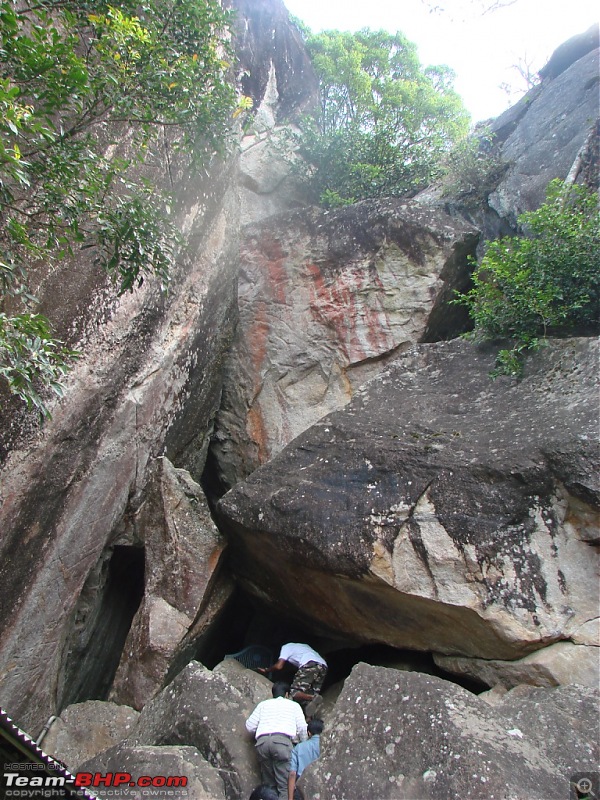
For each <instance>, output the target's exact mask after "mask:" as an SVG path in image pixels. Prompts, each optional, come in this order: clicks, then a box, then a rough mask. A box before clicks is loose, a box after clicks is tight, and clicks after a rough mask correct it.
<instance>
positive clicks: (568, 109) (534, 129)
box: [489, 25, 600, 225]
mask: <svg viewBox="0 0 600 800" xmlns="http://www.w3.org/2000/svg"><path fill="white" fill-rule="evenodd" d="M579 38H581V39H584V40H585V42H587V44H585V46H582V47H580V48H579V49H577V48H571V51H572V52H571V56H570V57H569V58H563V56H562V55H561V48H558V50H557V51H556V53H555V54H554V56H553V57H552V58H551V59H550V61H549V62H548V65H547V66H548V70H547V73H544V70H541V72H540V74H541V75H545V80H544V81H543V82H542V83H541V84H540V85H539V86H535V87H534V88H533V89H532V90H531V91H530V92H529V93H528V94H526V95H525V97H523V98H522V99H521V100H520V101H519V102H518V103H517V104H516V105H515V106H513V107H512V108H511V109H509V110H508V111H506V112H505V113H504V114H502V115H501V116H500V117H498V118H497V119H496V120H494V121H493V123H492V125H491V131H492V133H494V134H496V136H497V137H498V139H499V141H500V142H501V146H500V158H501V159H502V160H503V161H505V162H506V163H508V165H509V169H508V172H507V173H506V175H505V176H504V178H503V179H502V181H501V182H500V184H499V186H498V187H497V189H496V190H495V191H494V192H492V194H491V195H490V197H489V204H490V207H491V208H493V209H494V210H495V211H497V212H498V214H499V215H500V216H501V217H504V218H506V219H508V220H509V221H510V222H511V223H512V224H513V225H514V224H516V218H517V216H518V215H519V214H521V213H522V212H523V211H531V210H533V209H535V208H537V207H538V206H539V205H541V204H542V203H543V202H544V200H545V197H546V186H547V185H548V183H549V182H550V181H551V180H553V179H554V178H562V179H563V180H564V179H565V178H566V177H567V176H568V175H569V172H570V171H571V167H572V165H573V163H574V162H575V161H576V159H577V156H578V153H579V151H580V150H581V148H582V147H584V145H585V143H586V141H587V139H588V137H589V135H590V133H592V132H593V131H594V127H595V123H596V120H597V119H598V114H599V100H598V81H599V77H598V75H599V72H598V60H599V54H600V51H599V50H598V26H597V25H596V26H595V27H594V28H592V29H590V30H589V31H588V32H587V33H586V34H584V35H583V37H579ZM565 45H568V43H565ZM563 47H564V46H563ZM567 50H569V48H568V47H567V48H566V50H565V51H564V52H565V53H566V51H567ZM582 53H583V54H582ZM577 56H581V57H577ZM571 59H574V60H572V61H571ZM553 62H555V63H556V66H555V67H554V66H553ZM559 62H561V63H560V68H559V66H558V65H559ZM569 62H570V63H569ZM596 135H597V134H596Z"/></svg>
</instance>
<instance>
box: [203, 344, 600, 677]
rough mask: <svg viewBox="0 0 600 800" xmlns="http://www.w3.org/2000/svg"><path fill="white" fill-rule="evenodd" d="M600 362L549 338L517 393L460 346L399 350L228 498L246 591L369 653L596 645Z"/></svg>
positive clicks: (584, 349) (483, 352)
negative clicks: (593, 526) (593, 530)
mask: <svg viewBox="0 0 600 800" xmlns="http://www.w3.org/2000/svg"><path fill="white" fill-rule="evenodd" d="M597 353H598V350H597V342H596V341H595V340H593V339H573V340H564V341H553V342H552V343H549V344H548V346H547V347H545V348H543V349H542V350H540V351H539V353H537V354H536V355H535V356H532V357H531V358H530V359H529V360H528V362H527V370H526V374H525V376H524V378H523V380H522V381H520V382H517V381H514V380H513V379H498V380H496V381H495V382H493V381H491V380H490V378H489V370H490V369H491V368H492V366H493V362H494V352H493V350H487V349H484V348H478V347H475V346H473V345H471V344H469V343H467V342H464V341H460V340H457V341H453V342H447V343H438V344H430V345H419V346H416V347H414V348H413V349H411V350H410V351H409V352H408V353H406V354H403V355H401V356H399V357H398V358H397V359H396V360H395V361H394V363H393V364H390V365H389V366H388V368H387V370H386V371H385V372H384V373H383V374H382V375H380V376H378V377H377V378H375V379H373V380H372V381H371V382H369V383H368V384H366V385H365V386H364V387H363V388H362V389H360V390H359V392H358V393H357V395H356V397H355V398H354V400H353V401H352V402H351V403H350V404H349V405H348V406H347V407H346V408H345V409H344V410H343V411H339V412H337V413H333V414H330V415H329V416H327V417H326V418H325V419H323V420H321V421H320V422H319V423H318V424H316V425H315V426H313V427H312V428H311V429H310V430H309V431H308V432H307V433H305V434H304V435H302V436H300V437H298V438H297V439H295V440H294V441H293V442H292V443H291V444H290V445H289V446H288V447H287V448H286V449H285V450H284V451H283V452H282V453H280V454H279V455H278V456H277V457H275V458H274V459H272V461H271V462H269V463H268V464H267V465H265V466H264V467H261V468H260V469H259V470H257V471H256V472H254V473H253V475H252V476H251V477H250V478H249V479H248V480H247V481H245V482H244V483H241V484H238V486H236V487H235V488H234V489H233V490H231V491H230V492H229V493H228V494H227V495H225V497H224V498H222V500H221V501H220V503H219V506H218V510H219V514H220V518H221V522H222V525H223V526H224V528H226V529H227V530H228V531H229V534H230V537H231V541H232V547H233V550H234V554H233V559H234V561H233V564H234V569H235V570H236V572H237V575H238V576H239V579H240V581H242V582H243V584H244V585H245V586H246V587H247V588H248V590H249V591H251V592H255V593H256V594H257V595H258V596H260V597H263V598H264V597H265V595H266V596H268V597H269V598H270V600H271V602H272V603H273V604H274V606H277V607H279V608H283V609H285V610H286V611H287V612H288V613H289V614H290V615H292V616H293V617H295V618H297V619H300V620H303V621H304V622H305V623H309V622H310V624H312V625H313V630H319V629H321V630H322V631H324V632H325V631H328V632H337V633H343V634H346V635H348V636H352V637H354V640H355V641H357V642H361V641H362V642H380V643H387V644H390V645H393V646H395V647H400V648H413V649H418V650H431V651H434V652H438V653H443V654H447V655H462V656H470V657H479V658H484V659H500V660H514V659H517V658H522V657H523V656H525V655H527V654H528V653H530V652H532V651H533V650H539V649H540V648H542V647H544V646H546V645H549V644H552V643H555V642H558V641H560V640H567V639H572V640H573V641H577V642H578V643H579V644H585V645H594V644H597V642H596V641H595V636H596V630H594V628H595V627H596V626H594V625H593V624H592V623H591V620H594V619H596V618H597V617H598V588H597V587H598V583H597V577H596V569H597V566H596V562H595V556H596V554H595V550H594V549H593V548H592V547H591V546H590V544H589V543H588V542H587V540H586V539H587V533H586V531H587V529H588V527H589V521H590V518H591V516H592V514H594V513H597V510H598V508H599V506H600V492H599V487H598V446H597V391H598V389H597V382H598V374H597ZM582 510H583V513H582ZM521 668H523V664H522V663H521Z"/></svg>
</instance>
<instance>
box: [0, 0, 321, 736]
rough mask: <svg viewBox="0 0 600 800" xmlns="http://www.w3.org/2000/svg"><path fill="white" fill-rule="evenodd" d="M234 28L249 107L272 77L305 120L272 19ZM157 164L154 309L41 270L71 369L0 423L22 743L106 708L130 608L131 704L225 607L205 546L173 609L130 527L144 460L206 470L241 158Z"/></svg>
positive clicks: (2, 570) (3, 572)
mask: <svg viewBox="0 0 600 800" xmlns="http://www.w3.org/2000/svg"><path fill="white" fill-rule="evenodd" d="M246 11H247V15H246ZM238 20H239V22H240V24H241V25H242V28H244V31H245V33H246V34H247V36H246V38H244V40H243V44H242V42H241V40H239V39H238V45H239V52H240V54H241V55H240V69H241V70H242V71H243V70H246V69H248V70H249V71H250V75H249V76H247V77H249V78H250V79H251V82H253V84H252V86H251V87H250V86H248V87H245V89H246V93H247V94H251V95H252V96H253V98H254V100H255V103H256V105H257V106H260V105H261V103H262V100H263V96H264V94H265V92H266V87H267V84H268V76H269V74H270V73H271V71H272V68H273V65H274V67H275V77H276V86H277V96H278V102H279V105H280V106H281V107H282V108H285V113H287V112H289V111H290V110H291V109H293V108H300V107H302V106H303V103H304V102H305V97H306V89H307V86H308V77H307V75H304V79H303V85H302V87H301V88H300V89H299V90H298V91H296V90H297V89H298V86H299V85H300V84H298V83H294V81H295V78H294V74H295V72H296V70H297V68H298V63H299V62H298V59H300V58H304V60H305V61H306V54H305V53H304V51H303V49H302V48H301V47H299V44H298V42H299V38H298V32H297V31H295V33H294V31H293V30H291V29H289V24H288V22H287V20H288V16H287V12H286V11H285V9H284V7H283V5H282V4H281V3H278V2H277V0H272V2H268V3H267V2H258V0H256V2H253V3H250V2H248V3H246V2H242V0H240V4H239V8H238ZM244 20H246V24H247V27H244ZM265 25H266V29H263V28H264V26H265ZM274 25H275V28H274ZM281 26H284V29H281ZM286 26H287V28H286ZM275 29H276V30H277V36H276V37H275V40H276V45H277V46H276V49H277V51H278V52H279V53H280V55H281V56H282V58H281V60H280V61H278V60H277V58H276V56H275V54H274V52H273V47H271V48H269V49H266V48H265V47H263V46H262V45H260V46H259V47H256V46H255V45H256V44H257V43H259V44H260V43H261V42H262V43H264V42H267V41H272V39H273V37H272V34H273V31H274V30H275ZM294 30H295V29H294ZM286 31H287V32H286ZM240 35H241V33H240V32H238V37H239V36H240ZM284 40H285V41H287V42H288V50H287V51H286V53H287V55H284V54H283V52H282V50H281V43H282V42H283V41H284ZM296 40H297V41H296ZM252 43H254V45H252ZM263 57H264V59H265V60H266V63H265V64H263V63H262V61H261V59H262V58H263ZM294 87H296V88H294ZM267 105H268V103H267ZM282 114H283V112H282ZM277 118H278V119H279V112H277ZM124 140H125V141H126V140H127V136H126V132H124ZM159 155H160V154H157V155H156V158H155V159H154V161H153V169H155V171H156V174H155V175H154V176H153V177H154V179H155V182H156V183H157V184H158V185H159V186H163V185H165V186H167V187H168V188H169V190H171V191H172V192H173V194H174V196H175V198H176V201H177V202H176V204H175V205H176V207H177V209H178V216H177V220H176V224H177V225H178V227H179V228H180V230H181V232H182V235H183V238H184V242H185V246H184V248H183V254H182V257H181V260H180V263H179V265H178V267H177V269H176V270H175V273H174V274H173V276H172V283H171V287H170V293H169V295H168V296H164V295H161V293H160V291H159V290H158V288H157V287H156V285H153V282H152V281H146V282H145V283H144V285H143V286H142V287H141V289H138V290H137V291H136V292H135V293H133V294H131V295H127V296H125V297H123V298H121V299H116V298H115V290H114V287H112V286H111V284H110V282H109V280H108V278H106V276H105V275H103V274H100V275H99V274H98V273H97V271H96V270H95V268H94V265H93V263H92V258H91V257H90V258H89V260H88V261H85V260H84V258H83V257H82V258H80V259H79V260H77V261H74V262H73V263H69V264H66V265H65V266H64V268H63V269H62V270H56V271H54V272H53V273H52V274H40V276H38V284H39V287H38V294H39V296H40V298H41V300H42V310H43V311H45V312H46V313H47V314H48V316H49V317H50V319H51V321H52V322H53V323H54V325H55V329H56V332H57V335H58V336H59V338H61V339H64V340H66V341H67V342H68V343H69V344H70V345H73V346H75V347H77V348H78V349H79V350H81V351H82V357H81V359H80V360H79V361H78V362H77V363H76V365H75V367H74V369H73V371H72V373H71V375H70V376H69V380H68V386H67V391H66V396H65V398H64V399H63V400H62V401H61V402H60V403H56V404H55V406H54V407H53V408H52V413H53V418H52V420H51V421H50V422H48V423H46V424H45V425H44V427H43V428H42V429H39V428H38V427H37V426H36V424H35V420H33V421H32V420H28V419H26V418H25V419H24V418H23V415H20V414H19V413H18V410H14V409H12V407H11V406H10V404H8V412H7V413H6V415H5V417H4V418H3V419H2V426H1V427H0V459H1V460H2V465H1V475H0V483H1V491H0V533H1V539H0V605H1V607H2V614H1V615H0V703H1V704H2V706H3V707H4V708H6V710H7V711H8V712H9V713H10V714H11V716H12V717H14V719H15V720H16V721H17V722H18V723H19V724H20V725H21V726H22V727H23V728H25V729H26V730H28V731H30V732H31V733H32V734H34V735H35V733H36V732H37V731H39V730H40V729H41V727H42V725H43V723H44V722H45V721H46V719H47V718H48V717H49V716H50V715H52V714H55V713H56V712H57V711H58V710H60V709H61V708H63V707H64V706H66V705H69V704H71V703H73V702H76V701H78V700H85V699H89V698H98V697H106V696H107V695H108V692H109V691H110V688H111V683H112V678H113V676H114V674H115V670H116V669H117V667H118V663H119V660H120V658H121V652H122V649H123V646H124V643H125V639H126V637H127V635H128V629H129V625H130V623H131V619H132V617H133V616H134V614H135V613H136V612H137V611H138V609H139V612H138V616H137V619H136V622H135V624H134V629H133V630H132V632H131V634H130V638H129V643H128V648H129V646H130V644H131V645H132V647H133V652H132V654H131V655H129V652H130V651H129V650H128V651H127V653H128V655H127V656H126V657H124V659H123V661H122V663H121V667H120V670H119V685H118V687H117V688H116V689H115V695H118V696H119V697H127V698H128V701H129V700H130V701H131V702H134V703H136V704H138V705H139V704H141V703H142V702H143V701H144V699H146V698H147V697H148V696H149V695H150V694H152V693H153V692H154V691H156V690H157V689H158V688H160V686H161V685H162V682H161V681H162V680H163V679H164V677H165V676H164V672H165V669H166V668H167V665H168V664H169V665H170V666H171V667H176V666H177V659H178V658H179V657H180V655H181V654H182V653H187V656H186V657H187V658H190V657H193V655H194V654H195V650H194V648H195V647H196V645H197V644H198V643H199V642H201V639H202V635H203V631H204V629H205V627H206V625H209V624H210V623H211V621H212V620H214V619H215V618H216V616H217V614H218V611H219V609H220V607H222V604H223V602H224V601H225V600H226V598H227V592H228V589H227V585H226V584H224V583H223V582H221V581H220V580H216V579H214V575H213V570H214V568H215V566H216V561H218V558H217V557H216V554H217V552H218V551H219V547H220V545H218V544H217V543H216V542H214V543H213V544H208V543H206V546H205V548H204V552H203V554H202V557H203V558H204V557H206V558H207V559H208V560H207V561H206V563H204V564H203V565H202V567H201V568H200V569H199V574H200V575H202V579H201V580H200V581H199V583H200V584H203V586H202V588H200V587H199V585H196V584H193V586H192V587H191V588H189V589H188V588H182V590H181V592H179V595H178V596H177V597H176V598H174V597H173V595H174V594H177V591H176V589H175V587H172V588H173V591H170V590H169V589H168V587H165V584H166V583H168V580H167V578H166V577H165V576H162V577H161V576H160V575H159V572H158V569H157V565H158V562H157V561H155V560H154V561H153V558H154V555H156V556H157V557H158V558H159V559H162V557H163V556H165V557H167V558H171V557H172V556H173V545H174V539H173V537H172V536H171V540H170V542H169V541H167V540H166V539H165V540H162V541H160V542H159V541H158V539H156V538H155V539H152V537H151V536H150V535H148V538H147V542H148V552H146V553H145V552H144V546H145V544H144V542H145V539H144V538H140V533H139V525H138V523H139V520H140V519H143V518H144V516H145V515H146V514H147V511H145V510H144V509H145V508H146V507H147V505H150V504H152V503H155V500H156V498H157V494H156V492H157V491H158V490H157V484H156V470H155V465H156V463H157V459H160V458H162V457H163V456H166V457H167V458H168V459H169V460H170V462H171V463H172V464H174V465H175V466H176V467H177V468H178V469H186V470H188V471H189V473H190V475H191V477H192V479H193V480H194V481H199V480H200V477H201V475H202V472H203V470H204V466H205V459H206V452H207V448H208V443H209V437H210V433H211V431H212V426H213V421H214V416H215V413H216V410H217V408H218V405H219V402H220V395H221V383H222V359H223V354H224V352H225V350H226V348H227V347H228V346H229V344H230V341H231V336H232V332H233V329H234V325H235V319H236V302H237V300H236V282H237V271H238V263H239V262H238V249H239V248H238V241H239V239H238V233H239V228H240V216H239V214H240V211H239V209H240V198H239V188H238V176H239V173H238V161H237V158H236V157H234V156H232V157H231V158H229V159H228V160H226V161H224V162H222V161H219V160H218V159H215V160H214V162H213V163H212V164H211V166H210V169H209V170H208V172H207V174H205V175H202V176H199V175H198V174H197V173H192V172H191V171H189V170H187V169H186V168H185V167H184V166H183V164H181V163H179V162H178V161H177V160H176V159H175V160H174V161H172V163H171V164H170V165H166V164H165V163H163V158H162V156H161V157H159ZM13 411H14V413H13ZM159 494H160V492H159ZM183 494H185V492H184V493H183ZM185 502H187V501H184V504H185ZM155 505H156V503H155ZM158 505H160V504H159V503H158ZM164 510H165V512H166V514H167V518H166V519H165V521H164V523H163V522H161V523H158V528H157V531H158V530H161V529H162V531H163V533H165V532H169V530H170V531H171V533H173V529H172V528H171V529H170V528H169V526H170V525H172V523H173V521H174V520H175V519H176V518H177V513H179V512H173V509H169V508H168V504H167V505H166V506H165V507H164ZM180 511H181V510H180ZM179 521H180V522H181V521H182V517H181V516H180V517H179ZM192 527H194V526H192ZM187 532H188V533H189V530H187ZM211 535H212V534H211ZM161 547H162V549H161ZM186 547H187V544H185V543H184V544H183V545H182V549H181V550H180V551H179V553H178V555H177V556H176V558H175V560H174V563H176V567H177V569H178V570H181V571H180V576H181V575H183V574H184V573H186V572H187V574H188V575H189V573H190V569H189V567H190V563H191V562H190V561H189V559H188V556H189V555H191V554H190V553H188V554H184V551H185V549H186ZM191 549H192V550H193V549H194V546H192V548H191ZM200 549H201V548H200ZM211 559H212V561H211ZM185 564H187V566H185ZM194 570H195V568H194ZM146 579H148V593H147V594H146V595H145V594H144V590H145V587H144V582H145V580H146ZM186 580H187V578H186ZM186 593H187V594H186ZM192 595H193V597H192ZM140 603H141V605H140ZM195 603H199V605H196V606H195V607H194V604H195ZM200 606H201V608H200ZM190 620H191V621H192V623H193V624H192V625H191V626H190ZM142 650H143V652H142ZM128 659H129V664H128V663H127V662H128ZM169 662H171V663H169ZM134 663H135V664H136V669H135V670H134V669H133V664H134ZM179 666H180V665H179ZM134 673H135V676H136V677H135V680H134V679H133V675H134ZM130 679H131V682H130ZM130 683H131V685H130Z"/></svg>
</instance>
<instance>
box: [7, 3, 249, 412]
mask: <svg viewBox="0 0 600 800" xmlns="http://www.w3.org/2000/svg"><path fill="white" fill-rule="evenodd" d="M227 25H228V15H227V14H225V13H224V12H223V10H222V9H221V6H220V4H219V2H218V0H178V1H177V2H172V1H171V0H148V1H147V2H145V3H144V4H142V5H139V4H136V3H133V2H129V0H122V1H121V2H117V3H114V4H112V5H109V4H107V3H106V2H104V1H103V0H64V2H54V0H41V2H36V3H32V4H27V3H17V2H13V1H12V0H2V1H1V2H0V110H1V114H0V311H1V312H2V313H0V378H3V379H4V381H5V382H7V384H8V386H9V388H10V390H11V391H12V392H13V393H16V394H17V395H19V396H20V397H21V398H22V399H23V400H25V402H26V403H27V404H28V405H29V406H35V407H37V408H39V409H40V410H41V411H42V412H45V404H44V402H43V400H42V399H41V396H40V394H39V392H38V389H39V387H40V386H41V387H50V388H51V389H54V390H55V391H57V392H59V391H60V384H59V379H60V376H61V375H62V374H63V373H64V371H65V369H66V363H67V360H68V358H69V355H70V352H69V351H68V350H67V349H66V348H64V347H63V346H62V345H61V344H60V343H59V342H56V341H55V339H54V338H53V335H52V331H51V328H50V325H49V323H48V320H47V319H45V318H44V317H43V316H41V315H40V314H38V313H36V300H35V297H34V296H33V294H32V291H31V289H30V286H29V275H28V272H29V267H30V265H31V264H32V263H34V262H42V263H45V264H46V265H52V264H53V263H55V262H58V261H60V259H62V258H64V257H65V256H68V255H69V254H71V253H72V252H73V250H74V249H75V248H79V247H88V246H94V247H95V248H96V249H95V253H96V255H97V258H96V260H97V263H98V265H99V266H101V267H104V268H106V269H107V270H109V271H110V272H111V273H113V274H114V275H115V276H116V278H117V281H118V288H117V291H119V292H124V291H126V290H130V289H132V288H133V287H134V286H135V285H137V284H139V283H141V281H142V279H143V277H144V275H148V274H153V275H156V276H158V278H159V280H160V281H161V282H162V283H163V284H166V282H167V280H168V273H169V268H170V266H171V264H172V262H173V259H174V257H175V252H176V242H175V237H174V229H173V227H172V225H171V224H170V223H169V201H168V198H166V197H164V196H161V195H160V193H159V192H158V191H157V190H156V188H155V187H154V186H152V185H150V184H149V183H148V182H147V181H145V180H144V179H142V178H140V174H141V172H140V167H141V165H142V164H143V163H144V162H145V161H147V160H148V158H149V157H151V156H152V155H153V154H155V153H156V145H157V143H159V142H161V141H162V143H163V148H164V149H163V152H162V155H161V160H163V159H164V158H165V157H167V158H168V153H167V152H166V150H167V149H170V150H171V152H173V151H179V152H180V153H182V152H184V153H187V154H189V155H190V156H191V157H193V158H194V159H195V160H196V161H197V162H198V163H206V161H207V160H208V159H209V158H210V157H211V156H212V154H213V153H214V152H215V151H216V150H218V149H220V148H222V147H223V142H224V140H225V138H226V134H227V130H228V127H229V123H230V120H231V116H232V111H233V109H234V105H235V96H234V89H233V87H232V86H231V82H230V80H229V75H228V71H229V64H228V63H227V61H226V60H225V55H224V45H223V41H224V38H225V37H224V36H223V31H224V28H225V27H226V26H227ZM167 131H168V135H166V132H167ZM161 137H162V139H161ZM124 139H125V140H127V141H128V152H130V153H133V154H135V155H134V156H133V157H132V158H131V159H129V157H124V156H123V154H122V151H121V153H120V155H119V156H117V155H115V153H116V152H117V148H118V145H119V144H120V143H122V142H123V140H124ZM167 141H168V147H167Z"/></svg>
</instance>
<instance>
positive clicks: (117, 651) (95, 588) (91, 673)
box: [57, 545, 145, 712]
mask: <svg viewBox="0 0 600 800" xmlns="http://www.w3.org/2000/svg"><path fill="white" fill-rule="evenodd" d="M144 572H145V557H144V550H143V548H141V547H131V546H125V545H122V546H116V547H114V548H113V549H112V551H108V552H107V553H106V554H105V556H104V557H103V559H101V561H100V563H99V564H98V566H97V568H96V569H95V570H94V571H93V572H92V573H91V574H90V576H89V578H88V580H87V582H86V585H85V586H84V588H83V591H82V593H81V596H80V598H79V602H78V604H77V607H76V609H75V612H74V614H73V619H72V624H71V626H70V631H71V633H70V638H69V641H68V642H67V646H66V654H65V657H64V661H63V663H64V667H63V670H62V676H61V678H62V679H61V683H60V686H59V690H58V704H57V705H58V709H59V712H60V711H61V710H62V709H63V708H65V707H66V706H68V705H70V704H71V703H81V702H83V701H85V700H106V698H107V697H108V693H109V691H110V688H111V685H112V682H113V680H114V677H115V673H116V671H117V668H118V666H119V661H120V660H121V654H122V652H123V647H124V645H125V640H126V639H127V634H128V633H129V629H130V627H131V622H132V620H133V617H134V615H135V613H136V611H137V610H138V608H139V605H140V602H141V600H142V597H143V595H144Z"/></svg>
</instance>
